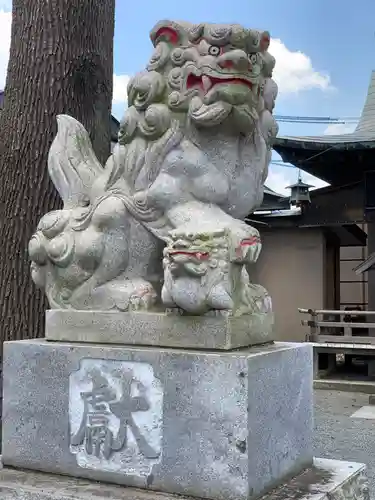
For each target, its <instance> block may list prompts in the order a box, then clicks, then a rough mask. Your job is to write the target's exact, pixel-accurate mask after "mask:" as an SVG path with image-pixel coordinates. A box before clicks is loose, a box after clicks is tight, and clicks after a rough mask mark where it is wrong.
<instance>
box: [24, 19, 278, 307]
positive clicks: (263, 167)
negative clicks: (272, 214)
mask: <svg viewBox="0 0 375 500" xmlns="http://www.w3.org/2000/svg"><path fill="white" fill-rule="evenodd" d="M151 41H152V44H153V46H154V49H155V50H154V54H153V55H152V57H151V60H150V61H149V63H148V65H147V68H146V70H145V71H142V72H140V73H139V74H137V75H135V76H134V78H132V79H131V81H130V83H129V86H128V100H129V107H128V108H127V110H126V113H125V116H124V118H123V120H122V122H121V125H120V131H119V141H118V144H117V145H116V146H115V148H114V150H113V154H112V155H111V156H110V158H109V159H108V161H107V163H106V164H105V165H104V166H102V165H101V164H100V163H99V161H98V160H97V158H96V157H95V154H94V152H93V150H92V146H91V143H90V140H89V136H88V134H87V132H86V130H85V129H84V127H83V126H82V125H81V124H80V123H78V122H77V121H76V120H75V119H74V118H72V117H70V116H66V115H60V116H59V117H58V133H57V136H56V138H55V140H54V142H53V144H52V146H51V149H50V154H49V160H48V171H49V175H50V177H51V179H52V181H53V183H54V185H55V187H56V189H57V190H58V192H59V194H60V195H61V198H62V199H63V202H64V208H63V209H62V210H58V211H54V212H51V213H49V214H47V215H45V216H44V217H43V218H42V219H41V221H40V223H39V225H38V228H37V230H36V233H35V234H34V236H33V238H32V239H31V241H30V244H29V254H30V257H31V261H32V262H31V272H32V277H33V279H34V281H35V283H36V284H37V285H38V286H40V287H43V288H45V291H46V294H47V297H48V300H49V303H50V307H51V308H53V309H76V310H84V309H86V310H107V311H108V310H117V311H141V310H154V309H157V310H160V308H163V307H164V308H167V309H176V310H179V311H180V312H181V311H182V313H184V314H193V315H202V314H211V313H215V311H226V314H233V315H239V314H252V313H253V312H259V311H260V310H262V311H268V310H269V309H270V301H269V297H268V294H267V292H266V291H265V290H264V289H263V288H262V287H259V286H258V285H253V284H251V283H250V279H249V273H248V271H249V272H251V266H252V265H253V263H254V262H255V261H256V259H257V258H258V255H259V252H260V249H261V244H260V238H259V234H258V232H257V231H256V230H255V229H254V228H252V227H250V226H248V225H246V224H245V223H244V222H243V219H244V218H245V217H247V216H248V215H249V214H250V213H251V212H253V211H254V210H255V209H256V208H257V207H259V206H260V204H261V203H262V199H263V186H264V182H265V180H266V177H267V172H268V165H269V162H270V159H271V147H272V143H273V140H274V138H275V137H276V135H277V132H278V128H277V124H276V122H275V120H274V118H273V116H272V111H273V107H274V103H275V99H276V96H277V85H276V83H275V82H274V81H273V80H272V71H273V68H274V65H275V60H274V58H273V57H272V56H271V55H270V54H269V53H268V47H269V43H270V35H269V33H268V32H261V31H258V30H253V29H246V28H243V27H241V26H239V25H234V24H228V25H224V24H223V25H216V24H208V23H202V24H189V23H182V22H173V21H162V22H160V23H158V24H157V25H156V26H155V27H154V28H153V30H152V31H151ZM163 252H164V253H163ZM163 283H164V284H163ZM160 289H162V292H160ZM163 303H164V305H163Z"/></svg>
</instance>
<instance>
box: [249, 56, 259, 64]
mask: <svg viewBox="0 0 375 500" xmlns="http://www.w3.org/2000/svg"><path fill="white" fill-rule="evenodd" d="M249 59H250V62H251V63H252V64H255V63H256V62H257V60H258V56H257V54H250V56H249Z"/></svg>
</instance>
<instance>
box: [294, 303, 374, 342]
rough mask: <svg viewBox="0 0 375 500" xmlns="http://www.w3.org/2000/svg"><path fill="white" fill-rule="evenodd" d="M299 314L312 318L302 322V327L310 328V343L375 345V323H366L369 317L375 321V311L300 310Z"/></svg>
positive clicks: (308, 338) (307, 337)
mask: <svg viewBox="0 0 375 500" xmlns="http://www.w3.org/2000/svg"><path fill="white" fill-rule="evenodd" d="M298 312H300V313H301V314H308V315H309V316H310V318H309V319H308V320H302V325H304V326H308V327H310V334H308V335H307V336H306V340H307V341H308V342H326V343H329V342H336V343H340V344H345V343H348V344H375V323H371V322H370V321H366V320H367V317H368V319H369V320H371V319H372V320H375V311H330V310H325V309H298ZM327 317H328V319H327ZM337 317H338V319H339V320H338V321H337ZM362 317H363V321H362ZM353 319H354V321H353Z"/></svg>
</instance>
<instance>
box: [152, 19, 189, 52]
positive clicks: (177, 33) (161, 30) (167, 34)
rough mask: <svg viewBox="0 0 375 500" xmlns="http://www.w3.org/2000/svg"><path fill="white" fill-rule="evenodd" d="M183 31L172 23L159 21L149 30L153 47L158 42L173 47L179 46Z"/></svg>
mask: <svg viewBox="0 0 375 500" xmlns="http://www.w3.org/2000/svg"><path fill="white" fill-rule="evenodd" d="M184 31H185V30H184V28H183V27H182V26H180V25H179V24H177V23H176V22H174V21H168V20H166V21H160V22H159V23H157V24H156V26H154V28H153V29H152V30H151V33H150V38H151V41H152V43H153V45H154V47H156V46H157V45H158V43H160V42H166V43H167V44H168V45H171V46H173V47H175V46H177V45H180V44H181V42H182V39H183V36H184Z"/></svg>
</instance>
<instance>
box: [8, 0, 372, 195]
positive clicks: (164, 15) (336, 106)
mask: <svg viewBox="0 0 375 500" xmlns="http://www.w3.org/2000/svg"><path fill="white" fill-rule="evenodd" d="M357 6H360V8H358V7H357ZM9 10H10V2H9V0H3V1H2V0H0V86H1V85H2V84H3V82H2V73H3V74H4V71H5V70H4V65H5V63H6V57H7V50H8V48H7V37H9V34H10V32H9V34H8V32H7V29H8V28H7V27H8V25H9V21H10V15H9V14H8V12H9ZM160 19H177V20H179V19H180V20H187V21H192V22H202V21H208V22H236V23H241V24H244V25H245V26H247V27H253V28H260V29H267V30H269V31H270V32H271V35H272V37H273V41H272V43H271V47H270V52H271V53H272V54H273V55H274V56H275V57H276V70H275V74H274V77H275V80H276V81H277V83H278V84H279V88H280V95H279V97H278V101H277V104H276V111H275V112H276V113H277V114H287V115H300V116H301V115H302V116H305V115H312V116H334V117H337V116H359V115H360V112H361V109H362V106H363V103H364V99H365V95H366V91H367V86H368V82H369V78H370V72H371V70H372V69H373V68H374V69H375V34H374V32H375V23H374V19H375V2H374V0H359V1H358V2H357V3H355V2H352V1H350V2H349V1H348V0H268V2H260V1H257V2H254V1H250V0H231V1H228V0H217V1H216V2H215V1H213V0H188V1H185V2H183V1H175V0H143V2H127V1H125V0H117V2H116V31H115V61H114V66H115V80H114V83H115V102H114V107H113V111H114V114H115V115H116V116H117V117H118V118H120V117H121V115H122V114H123V111H124V109H125V106H126V105H125V99H126V82H127V78H128V76H129V75H133V74H134V73H136V72H137V71H139V70H141V69H142V68H144V66H145V64H146V63H147V61H148V59H149V57H150V54H151V52H152V47H151V43H150V41H149V37H148V32H149V30H150V29H151V28H152V27H153V25H154V24H155V23H156V22H157V21H158V20H160ZM2 68H3V69H2ZM330 128H331V131H333V129H332V127H330ZM334 128H337V126H335V127H334ZM349 128H350V127H347V126H343V127H339V130H349ZM326 129H327V125H321V126H320V125H303V124H297V125H296V124H280V135H286V134H287V135H291V134H292V135H314V134H321V133H324V132H326ZM275 158H276V157H275ZM296 176H297V172H296V171H295V170H294V169H290V168H284V167H277V166H275V165H272V166H271V171H270V177H269V179H268V182H267V184H269V185H270V187H272V188H274V189H275V188H277V189H279V191H280V190H281V189H282V186H283V183H284V182H285V183H286V184H287V183H289V182H290V181H293V180H295V178H296ZM305 178H306V179H307V180H308V181H311V178H310V177H305ZM313 183H314V182H313ZM315 184H317V182H315Z"/></svg>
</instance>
